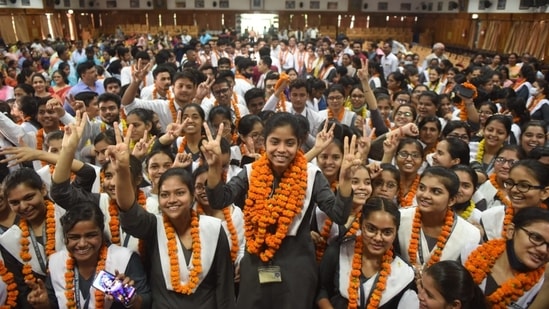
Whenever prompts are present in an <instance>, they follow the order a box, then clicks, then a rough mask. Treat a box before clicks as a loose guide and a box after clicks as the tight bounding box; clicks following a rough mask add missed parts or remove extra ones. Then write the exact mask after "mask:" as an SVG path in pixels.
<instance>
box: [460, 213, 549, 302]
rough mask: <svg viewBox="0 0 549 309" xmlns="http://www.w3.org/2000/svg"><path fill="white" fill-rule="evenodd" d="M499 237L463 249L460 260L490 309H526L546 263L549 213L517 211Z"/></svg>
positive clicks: (535, 291) (542, 277)
mask: <svg viewBox="0 0 549 309" xmlns="http://www.w3.org/2000/svg"><path fill="white" fill-rule="evenodd" d="M501 236H502V235H501V234H500V235H499V236H498V238H496V239H492V240H490V241H488V242H486V243H484V244H482V245H480V246H478V247H477V248H476V249H475V248H466V250H464V252H463V253H462V256H461V260H462V261H463V262H464V266H465V268H467V270H468V271H469V272H470V273H471V275H472V277H473V281H474V282H475V284H477V285H478V286H479V287H480V288H481V289H482V290H483V292H484V295H485V296H486V300H487V301H488V303H489V305H490V306H491V308H528V307H529V305H530V303H531V302H532V301H533V300H534V298H535V297H536V295H537V294H538V292H539V290H540V288H541V286H542V284H543V282H544V276H543V275H544V272H545V264H546V263H547V262H549V243H548V240H549V211H548V210H546V209H541V208H538V207H534V208H526V209H524V210H521V211H520V212H519V213H517V214H516V216H514V217H513V219H512V222H509V225H508V226H507V229H506V231H505V233H504V234H503V237H501ZM467 249H468V250H467Z"/></svg>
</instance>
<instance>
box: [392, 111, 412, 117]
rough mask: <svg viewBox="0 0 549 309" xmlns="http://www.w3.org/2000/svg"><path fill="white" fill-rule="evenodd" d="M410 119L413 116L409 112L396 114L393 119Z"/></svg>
mask: <svg viewBox="0 0 549 309" xmlns="http://www.w3.org/2000/svg"><path fill="white" fill-rule="evenodd" d="M402 116H404V117H412V116H413V114H412V113H411V112H397V113H396V115H395V117H402Z"/></svg>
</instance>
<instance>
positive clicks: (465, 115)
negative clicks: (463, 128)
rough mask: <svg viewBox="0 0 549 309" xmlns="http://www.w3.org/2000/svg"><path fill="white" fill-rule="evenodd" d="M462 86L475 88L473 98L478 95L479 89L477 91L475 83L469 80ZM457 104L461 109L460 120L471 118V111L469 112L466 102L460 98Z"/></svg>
mask: <svg viewBox="0 0 549 309" xmlns="http://www.w3.org/2000/svg"><path fill="white" fill-rule="evenodd" d="M461 86H462V87H463V88H467V89H471V90H473V97H472V99H473V100H474V99H476V98H477V97H478V91H477V87H475V85H473V84H471V83H469V82H464V83H463V84H461ZM455 106H456V107H457V108H458V109H459V120H461V121H464V122H467V120H468V119H469V113H468V112H467V106H465V104H464V102H463V101H462V100H460V101H459V103H456V105H455Z"/></svg>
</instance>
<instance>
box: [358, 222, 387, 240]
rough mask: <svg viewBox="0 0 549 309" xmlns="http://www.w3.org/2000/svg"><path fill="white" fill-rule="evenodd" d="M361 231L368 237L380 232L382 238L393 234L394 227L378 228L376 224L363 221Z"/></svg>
mask: <svg viewBox="0 0 549 309" xmlns="http://www.w3.org/2000/svg"><path fill="white" fill-rule="evenodd" d="M362 231H363V232H364V234H366V236H368V237H376V236H377V234H380V235H381V237H382V238H389V237H392V236H393V235H394V234H395V229H392V228H387V229H380V228H378V227H377V226H375V225H373V224H369V223H365V224H364V225H363V226H362Z"/></svg>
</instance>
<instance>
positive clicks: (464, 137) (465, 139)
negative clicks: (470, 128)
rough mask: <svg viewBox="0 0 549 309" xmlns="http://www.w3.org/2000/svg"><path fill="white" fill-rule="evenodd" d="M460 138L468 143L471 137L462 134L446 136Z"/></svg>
mask: <svg viewBox="0 0 549 309" xmlns="http://www.w3.org/2000/svg"><path fill="white" fill-rule="evenodd" d="M450 137H452V138H458V139H461V140H464V141H468V140H469V135H467V134H462V135H459V134H448V135H446V138H450Z"/></svg>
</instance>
